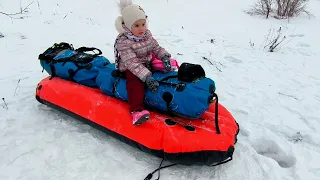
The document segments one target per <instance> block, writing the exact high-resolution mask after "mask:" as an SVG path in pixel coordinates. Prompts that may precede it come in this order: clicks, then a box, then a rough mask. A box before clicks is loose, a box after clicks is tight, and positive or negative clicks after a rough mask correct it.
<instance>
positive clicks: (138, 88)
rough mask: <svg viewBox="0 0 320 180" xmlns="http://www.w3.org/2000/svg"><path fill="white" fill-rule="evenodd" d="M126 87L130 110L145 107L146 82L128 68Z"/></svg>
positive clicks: (138, 109)
mask: <svg viewBox="0 0 320 180" xmlns="http://www.w3.org/2000/svg"><path fill="white" fill-rule="evenodd" d="M125 72H126V80H127V81H126V82H127V85H126V88H127V92H128V103H129V106H130V112H132V111H140V110H143V109H144V83H143V82H142V81H141V80H140V79H139V78H138V77H137V76H136V75H134V74H132V72H131V71H129V70H126V71H125Z"/></svg>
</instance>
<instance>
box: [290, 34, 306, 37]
mask: <svg viewBox="0 0 320 180" xmlns="http://www.w3.org/2000/svg"><path fill="white" fill-rule="evenodd" d="M289 37H304V34H290V35H289Z"/></svg>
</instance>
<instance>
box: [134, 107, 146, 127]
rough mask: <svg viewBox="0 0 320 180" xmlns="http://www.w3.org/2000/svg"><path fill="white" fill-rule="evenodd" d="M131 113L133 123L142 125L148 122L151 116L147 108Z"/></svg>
mask: <svg viewBox="0 0 320 180" xmlns="http://www.w3.org/2000/svg"><path fill="white" fill-rule="evenodd" d="M131 115H132V122H133V125H140V124H142V123H144V122H146V121H147V120H148V119H149V117H150V113H149V111H147V110H143V111H135V112H132V113H131Z"/></svg>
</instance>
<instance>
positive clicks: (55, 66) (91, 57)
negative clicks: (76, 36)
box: [39, 42, 110, 87]
mask: <svg viewBox="0 0 320 180" xmlns="http://www.w3.org/2000/svg"><path fill="white" fill-rule="evenodd" d="M90 51H92V52H94V54H90V53H88V52H90ZM95 51H97V52H95ZM101 54H102V52H101V51H100V50H99V49H97V48H93V47H80V48H78V49H74V48H73V46H72V45H71V44H68V43H64V42H62V43H59V44H58V43H55V44H54V45H53V46H52V47H50V48H48V49H47V50H46V51H45V52H44V53H42V54H40V55H39V60H40V64H41V66H42V67H43V69H44V70H46V71H47V72H48V73H49V74H50V75H51V76H52V77H55V76H57V77H60V78H63V79H66V80H71V81H74V82H77V83H79V84H82V85H85V86H90V87H97V85H96V81H95V80H96V77H97V76H98V73H99V70H100V69H102V68H104V67H105V66H107V65H108V64H110V61H109V60H108V59H107V58H105V57H103V56H101Z"/></svg>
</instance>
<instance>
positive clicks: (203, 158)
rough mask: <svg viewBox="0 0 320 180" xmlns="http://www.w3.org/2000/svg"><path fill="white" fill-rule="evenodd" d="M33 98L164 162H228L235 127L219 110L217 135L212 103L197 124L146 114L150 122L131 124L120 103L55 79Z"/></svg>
mask: <svg viewBox="0 0 320 180" xmlns="http://www.w3.org/2000/svg"><path fill="white" fill-rule="evenodd" d="M36 99H37V100H38V101H39V102H40V103H43V104H46V105H49V106H51V107H53V108H56V109H58V110H61V111H63V112H64V113H67V114H70V115H74V116H75V117H76V118H77V119H79V120H82V121H83V122H85V123H88V124H89V125H92V126H94V127H96V128H98V129H100V130H102V131H104V132H106V133H108V134H110V135H112V136H114V137H116V138H118V139H119V140H121V141H123V142H125V143H128V144H129V145H131V146H134V147H136V148H138V149H140V150H142V151H144V152H147V153H150V154H152V155H155V156H157V157H159V158H163V159H164V160H167V161H170V162H173V163H177V164H183V165H213V164H216V163H221V162H226V161H229V160H230V159H232V155H233V152H234V149H235V147H234V145H235V143H236V140H237V134H238V132H239V126H238V124H237V122H236V121H235V119H234V118H233V116H232V115H231V114H230V112H229V111H228V110H227V109H226V108H224V107H223V106H222V105H221V104H219V105H218V112H219V113H218V118H219V121H218V125H219V130H220V134H219V133H218V132H217V131H216V124H215V120H214V119H215V103H212V104H211V106H210V108H209V109H208V110H207V111H206V112H205V113H204V114H203V115H202V116H201V118H200V119H199V120H194V119H192V120H189V119H182V118H179V117H171V116H169V115H166V114H161V113H157V112H155V111H151V116H150V119H149V120H148V121H147V122H145V123H144V124H142V125H140V126H134V125H132V120H131V115H130V114H129V110H128V109H129V106H128V104H127V103H126V102H125V101H122V100H119V99H116V98H114V97H110V96H107V95H106V94H103V93H102V91H101V90H100V89H98V88H97V89H96V88H90V87H87V86H83V85H80V84H77V83H75V82H72V81H68V80H63V79H61V78H59V77H54V78H52V79H50V77H47V78H45V79H43V80H41V81H40V82H39V84H38V86H37V89H36Z"/></svg>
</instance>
